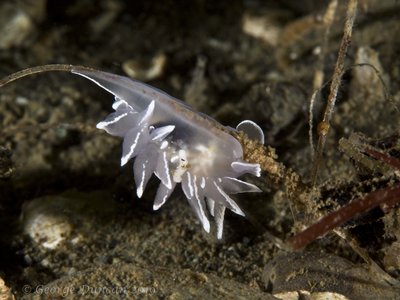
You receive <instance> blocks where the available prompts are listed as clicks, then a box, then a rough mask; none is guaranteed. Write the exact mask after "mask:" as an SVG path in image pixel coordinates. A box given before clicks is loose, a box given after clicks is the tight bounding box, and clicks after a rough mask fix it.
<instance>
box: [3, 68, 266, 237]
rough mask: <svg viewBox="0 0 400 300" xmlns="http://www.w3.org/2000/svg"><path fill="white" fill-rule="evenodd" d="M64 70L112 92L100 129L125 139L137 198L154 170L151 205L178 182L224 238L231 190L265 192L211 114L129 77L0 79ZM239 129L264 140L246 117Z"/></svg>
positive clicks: (92, 74)
mask: <svg viewBox="0 0 400 300" xmlns="http://www.w3.org/2000/svg"><path fill="white" fill-rule="evenodd" d="M49 71H67V72H72V73H74V74H77V75H80V76H83V77H85V78H87V79H89V80H91V81H93V82H94V83H96V84H97V85H99V86H100V87H102V88H103V89H105V90H107V91H108V92H110V93H111V94H113V95H114V96H115V102H114V104H113V105H112V108H113V109H114V110H115V112H113V113H111V114H110V115H108V116H107V117H106V118H105V120H104V121H102V122H100V123H98V124H97V128H99V129H103V130H105V131H106V132H107V133H109V134H110V135H113V136H118V137H121V138H123V146H122V148H123V149H122V158H121V166H123V165H125V164H126V163H128V161H129V160H130V159H133V158H134V159H135V160H134V163H133V171H134V180H135V183H136V193H137V196H138V197H139V198H140V197H141V196H142V195H143V192H144V190H145V187H146V185H147V183H148V181H149V179H150V177H151V176H152V175H153V173H154V174H155V175H156V176H157V177H158V178H159V179H160V181H161V183H160V185H159V187H158V190H157V194H156V197H155V200H154V205H153V208H154V210H157V209H159V208H160V207H161V206H162V205H163V204H164V203H165V202H166V201H167V199H168V198H169V196H170V195H171V193H172V192H173V190H174V189H175V186H176V184H177V183H180V184H181V186H182V190H183V193H184V194H185V196H186V198H187V200H188V202H189V204H190V206H191V207H192V209H193V211H194V212H195V214H196V216H197V218H198V219H199V220H200V222H201V224H202V225H203V228H204V230H205V231H207V232H210V222H209V220H208V215H211V216H212V217H214V219H215V223H216V227H217V237H218V239H221V238H222V230H223V221H224V215H225V209H226V208H228V209H230V210H231V211H233V212H234V213H236V214H238V215H242V216H244V213H243V211H242V210H241V209H240V207H239V206H238V205H237V204H236V203H235V201H234V200H233V199H232V198H231V197H230V195H231V194H237V193H245V192H260V191H261V190H260V189H259V188H258V187H257V186H255V185H253V184H251V183H247V182H245V181H242V180H239V179H238V177H239V176H241V175H243V174H246V173H249V174H253V175H255V176H260V172H261V170H260V166H259V165H258V164H251V163H247V162H245V161H243V149H242V145H241V144H240V143H239V141H238V140H237V139H235V138H234V137H233V136H232V135H231V134H230V132H232V131H234V130H235V129H233V128H229V127H225V126H222V125H221V124H220V123H218V122H217V121H215V120H214V119H213V118H211V117H208V116H207V115H204V114H202V113H198V112H196V111H194V110H193V109H192V108H191V107H189V106H188V105H187V104H185V103H184V102H182V101H180V100H177V99H175V98H173V97H171V96H170V95H168V94H166V93H164V92H162V91H160V90H158V89H156V88H153V87H151V86H149V85H146V84H144V83H141V82H138V81H135V80H132V79H130V78H127V77H123V76H118V75H114V74H110V73H106V72H101V71H97V70H93V69H90V68H86V67H79V66H77V67H75V66H72V65H45V66H39V67H34V68H30V69H26V70H23V71H20V72H17V73H14V74H11V75H10V76H8V77H7V78H5V79H3V80H1V81H0V87H1V86H3V85H4V84H6V83H8V82H11V81H14V80H16V79H18V78H21V77H24V76H27V75H30V74H35V73H41V72H49ZM236 130H241V131H244V132H245V133H246V134H247V135H248V137H249V138H251V139H256V140H258V141H259V142H261V143H263V142H264V135H263V132H262V130H261V129H260V127H258V126H257V124H255V123H254V122H252V121H243V122H241V123H240V124H239V125H238V126H237V129H236Z"/></svg>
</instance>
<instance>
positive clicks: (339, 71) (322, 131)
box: [311, 0, 358, 185]
mask: <svg viewBox="0 0 400 300" xmlns="http://www.w3.org/2000/svg"><path fill="white" fill-rule="evenodd" d="M357 2H358V1H357V0H349V2H348V6H347V16H346V23H345V26H344V33H343V38H342V41H341V44H340V48H339V53H338V58H337V61H336V65H335V70H334V74H333V77H332V83H331V86H330V92H329V96H328V100H327V104H326V108H325V112H324V117H323V119H322V121H321V122H320V123H319V124H318V136H319V138H318V144H317V149H316V153H315V155H314V162H313V167H312V171H311V182H312V184H313V185H315V182H316V179H317V174H318V169H319V166H320V163H321V159H322V154H323V151H324V147H325V143H326V138H327V136H328V133H329V129H330V122H331V119H332V114H333V110H334V108H335V103H336V99H337V93H338V90H339V86H340V83H341V80H342V76H343V70H344V60H345V58H346V53H347V49H348V47H349V45H350V43H351V37H352V29H353V24H354V20H355V18H356V12H357Z"/></svg>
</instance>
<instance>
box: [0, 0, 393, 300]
mask: <svg viewBox="0 0 400 300" xmlns="http://www.w3.org/2000/svg"><path fill="white" fill-rule="evenodd" d="M331 2H333V1H316V0H315V1H312V0H308V1H289V0H284V1H257V0H245V1H205V0H196V1H172V0H168V1H123V0H109V1H107V0H99V1H90V0H79V1H78V0H70V1H67V0H60V1H56V0H47V1H46V0H35V1H30V0H20V1H1V3H0V77H4V76H6V75H8V74H10V73H12V72H15V71H18V70H21V69H24V68H27V67H31V66H36V65H43V64H48V63H65V64H75V65H84V66H89V67H94V68H97V69H100V70H104V71H108V72H113V73H117V74H125V75H129V76H132V77H134V78H136V79H139V80H141V81H145V82H148V83H149V84H151V85H154V86H157V87H159V88H161V89H163V90H165V91H167V92H168V93H170V94H171V95H174V96H176V97H177V98H180V99H184V100H185V101H187V102H188V103H189V104H190V105H192V106H193V107H195V108H196V109H197V110H199V111H202V112H204V113H207V114H210V115H211V116H213V117H214V118H216V119H217V120H218V121H220V122H221V123H222V124H224V125H229V126H232V127H234V126H236V124H237V123H238V122H240V121H241V120H244V119H251V120H253V121H255V122H257V123H258V124H260V125H261V127H262V128H263V130H264V132H265V136H266V143H267V144H268V145H271V146H272V147H274V148H276V151H277V154H278V157H279V159H278V160H279V161H280V162H283V163H284V164H285V165H286V166H287V167H290V168H292V169H293V170H294V171H295V172H297V173H298V174H299V175H300V176H301V178H302V180H303V181H304V182H305V183H307V182H308V181H309V176H310V170H311V162H312V160H311V154H310V145H309V139H308V110H309V99H310V97H311V94H312V93H313V91H314V90H313V78H314V73H315V70H316V68H317V67H318V65H317V61H318V59H317V57H318V53H320V51H321V48H320V46H321V44H322V42H323V40H324V32H325V27H324V24H323V22H322V21H321V16H323V14H324V11H325V9H326V7H327V5H328V4H329V3H331ZM346 3H347V1H339V6H338V10H337V13H336V15H335V19H334V21H333V25H332V28H331V30H330V35H329V39H328V43H327V47H326V49H325V50H324V51H325V56H324V58H325V64H324V68H323V73H324V75H325V80H326V81H329V79H330V78H331V76H332V73H333V68H334V64H335V61H336V56H337V52H338V47H339V43H340V39H341V37H342V33H343V24H344V20H345V16H346ZM399 15H400V2H399V1H395V0H393V1H389V0H383V1H374V0H365V1H359V3H358V11H357V19H356V22H355V26H354V28H353V39H352V42H351V45H350V48H349V52H348V54H347V58H346V68H347V69H346V72H345V74H344V76H343V81H342V84H341V87H340V90H339V96H338V100H337V106H336V110H335V115H334V117H333V120H332V131H331V133H330V135H329V138H328V144H327V147H326V151H325V155H324V161H323V164H322V167H321V170H320V173H319V177H318V184H317V186H316V194H320V195H322V196H321V197H320V199H322V200H326V201H328V200H329V201H331V202H330V203H332V202H333V203H335V204H338V205H343V204H344V203H346V202H347V201H349V200H350V199H354V197H356V196H355V195H358V194H360V195H361V194H364V193H366V192H368V191H370V190H371V184H370V183H371V182H374V183H375V185H374V187H376V186H382V185H384V184H385V183H386V182H388V180H392V181H395V182H397V181H398V176H399V174H398V173H399V172H398V171H393V170H387V169H385V170H386V173H385V172H383V171H381V169H379V170H378V171H377V170H374V169H373V170H372V171H371V170H368V169H366V168H365V167H363V166H360V165H358V164H357V161H355V160H354V159H352V158H350V157H349V155H346V149H345V150H344V151H340V150H339V140H340V139H345V140H346V141H350V143H351V142H352V141H353V140H352V139H351V138H350V137H351V135H352V134H354V133H358V135H360V136H361V135H362V136H363V137H365V138H366V139H367V140H369V141H382V140H384V139H388V138H390V139H391V141H392V140H394V142H392V144H391V145H393V147H392V148H391V155H393V156H396V157H400V143H399V142H398V141H397V139H398V137H399V115H400V112H399V109H398V107H399V104H400V90H399V84H400V80H399V78H400V55H399V54H400V43H399V41H400V18H399ZM360 63H363V64H365V63H368V64H371V65H373V66H374V67H375V68H376V69H377V70H378V71H379V76H380V78H381V79H382V81H381V80H379V77H378V75H377V73H376V72H374V71H372V68H368V67H365V66H363V67H362V66H358V67H357V66H354V65H355V64H360ZM350 67H351V68H350ZM382 82H383V83H384V84H383V83H382ZM385 92H388V93H389V95H390V97H387V95H386V94H385ZM326 96H327V89H326V88H325V89H324V90H323V91H322V93H321V99H320V100H318V101H317V102H316V103H315V105H314V115H315V121H318V120H320V117H321V114H322V111H323V107H324V100H325V99H326ZM112 101H113V100H112V97H111V96H110V95H109V94H107V93H106V92H104V91H102V90H101V89H100V88H98V87H96V86H95V85H93V84H92V83H90V82H88V81H87V80H85V79H82V78H79V77H77V76H74V75H72V74H67V73H65V74H63V73H47V74H41V75H37V76H32V77H28V78H24V79H21V80H19V81H16V82H14V83H12V84H10V85H7V86H5V87H3V88H1V90H0V124H1V125H0V251H1V254H0V299H13V298H14V297H15V298H16V299H22V298H23V299H40V298H44V299H47V298H51V299H57V298H59V299H63V298H70V299H76V298H87V299H93V298H94V297H96V296H97V297H99V298H109V299H119V298H126V299H132V298H141V299H212V298H214V299H274V297H276V298H278V299H400V290H399V289H397V288H396V287H394V286H393V285H391V284H388V283H387V281H385V280H384V278H383V277H382V276H381V275H382V274H379V273H377V272H375V271H374V270H373V269H372V268H371V267H370V266H369V265H368V264H367V263H365V262H364V260H362V259H361V258H360V257H359V256H358V255H357V254H356V253H355V252H354V251H353V250H352V249H351V247H350V246H349V244H348V243H347V242H346V241H343V240H341V239H339V238H338V237H337V236H335V235H334V234H332V233H330V234H328V235H326V236H325V237H323V238H322V239H319V240H317V241H315V242H314V243H312V244H311V245H310V246H308V247H307V248H306V249H303V250H301V251H296V252H290V251H286V250H283V249H279V247H277V246H276V245H275V244H274V243H273V242H272V241H271V240H270V239H269V238H268V233H269V234H273V235H275V236H277V237H278V238H281V239H283V240H285V239H286V238H288V237H289V236H291V235H293V234H294V233H295V232H297V231H298V230H299V227H296V226H294V224H295V221H294V220H296V222H301V220H302V217H303V218H304V216H302V215H301V212H298V211H297V212H296V211H293V209H292V205H291V203H290V202H289V200H288V198H287V197H286V196H285V195H286V194H285V187H282V186H273V185H270V184H268V183H266V182H265V180H263V177H261V178H253V177H248V178H247V180H250V181H253V182H254V183H255V184H257V185H258V186H260V187H261V188H262V189H263V191H264V193H262V194H257V195H246V194H244V195H241V196H239V197H237V199H238V203H239V204H240V206H241V207H243V209H244V210H245V211H246V213H247V214H248V216H249V217H248V218H242V217H239V216H235V215H233V214H232V213H227V217H226V220H225V228H224V238H223V240H222V241H217V240H216V238H215V235H214V234H210V235H208V234H206V233H205V232H203V230H202V228H201V226H200V224H199V222H198V221H197V219H196V218H195V216H194V214H193V213H192V211H191V209H190V207H189V205H188V204H187V202H186V199H185V198H184V196H183V195H182V193H181V192H180V189H177V191H176V192H174V194H173V196H172V197H171V199H169V200H168V201H167V203H166V204H165V205H164V206H163V207H162V208H161V209H160V210H159V211H157V212H153V211H152V202H153V198H154V194H155V189H156V187H157V186H158V182H157V180H156V179H154V180H152V182H151V183H150V185H149V186H148V188H147V189H146V191H145V194H144V196H143V198H142V199H137V198H136V196H135V187H134V183H133V174H132V167H131V164H128V165H127V166H125V167H123V168H121V167H120V164H119V162H120V160H119V156H120V151H121V141H120V140H119V139H116V138H113V137H110V136H108V135H106V134H105V133H103V132H102V131H99V130H96V129H95V124H96V123H97V122H99V121H100V120H102V119H103V118H104V117H105V116H106V115H107V114H108V113H109V112H110V111H111V104H112ZM377 144H378V142H377ZM347 154H348V153H347ZM322 200H321V201H322ZM322 207H324V206H323V205H322ZM326 213H328V211H327V212H326ZM346 225H347V226H345V227H346V229H347V230H348V232H350V233H351V236H352V237H353V238H354V239H355V240H357V242H358V243H359V245H360V246H361V247H362V248H363V249H365V250H367V251H368V253H369V255H370V256H371V258H372V259H373V260H374V261H375V262H376V263H377V264H378V265H379V266H380V267H381V268H382V269H384V270H385V271H386V272H387V273H388V274H390V275H391V276H392V277H393V278H394V279H400V210H399V208H393V209H391V210H390V211H388V212H386V214H384V213H383V212H382V210H380V209H374V210H373V211H372V212H370V213H368V214H366V215H365V216H363V218H361V219H360V218H359V219H356V220H353V221H351V222H349V223H348V224H346Z"/></svg>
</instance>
